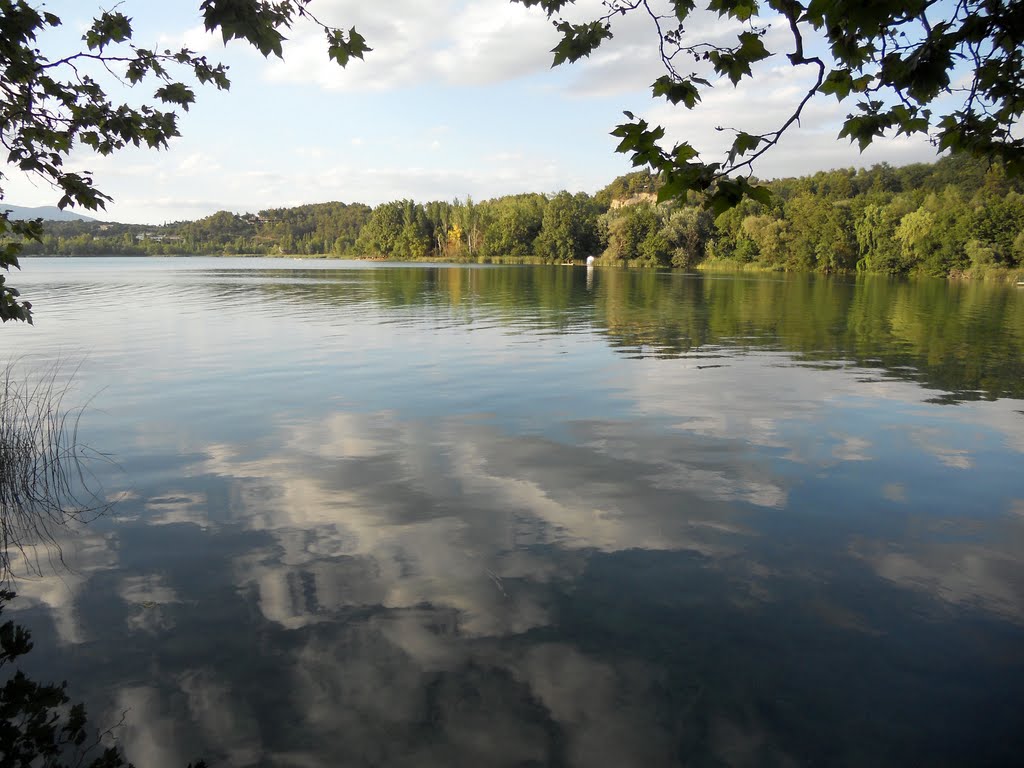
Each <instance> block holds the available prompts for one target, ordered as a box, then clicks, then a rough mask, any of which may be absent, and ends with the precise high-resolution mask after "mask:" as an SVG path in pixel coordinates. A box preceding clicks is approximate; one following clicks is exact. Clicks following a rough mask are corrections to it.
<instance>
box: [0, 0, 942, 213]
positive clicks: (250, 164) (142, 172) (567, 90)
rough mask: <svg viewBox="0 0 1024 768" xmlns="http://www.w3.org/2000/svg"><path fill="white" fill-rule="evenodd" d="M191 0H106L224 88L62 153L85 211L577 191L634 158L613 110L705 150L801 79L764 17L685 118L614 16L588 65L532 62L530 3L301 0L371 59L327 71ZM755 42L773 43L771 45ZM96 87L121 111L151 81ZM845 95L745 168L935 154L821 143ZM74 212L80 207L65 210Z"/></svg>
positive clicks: (578, 12) (44, 198)
mask: <svg viewBox="0 0 1024 768" xmlns="http://www.w3.org/2000/svg"><path fill="white" fill-rule="evenodd" d="M36 5H37V6H44V7H45V9H46V10H49V11H51V12H53V13H56V14H57V15H59V16H60V17H61V18H62V19H63V22H64V23H63V25H62V27H61V28H59V29H58V30H57V31H56V32H55V33H53V34H52V35H51V36H49V37H46V38H41V39H40V40H39V45H40V48H41V49H42V50H43V51H44V53H46V54H48V55H49V56H50V58H51V59H56V58H58V57H59V56H60V55H61V54H62V53H63V54H66V53H67V52H69V51H75V50H79V49H80V48H81V45H82V44H81V36H82V34H83V33H84V31H85V30H86V28H87V27H88V26H89V24H90V23H91V19H92V16H93V15H94V14H95V13H96V12H97V9H98V8H99V4H98V3H94V2H92V0H50V1H49V2H45V3H44V2H41V1H37V2H36ZM199 5H200V2H199V0H168V1H167V2H161V3H154V2H152V0H122V2H120V4H119V5H118V6H117V8H118V10H120V11H121V12H122V13H124V14H125V15H127V16H129V17H131V18H132V21H133V28H134V30H135V41H136V43H137V44H139V45H143V46H158V47H159V48H171V49H174V50H176V49H178V48H180V47H181V46H182V45H185V46H187V47H189V48H191V49H192V50H194V51H197V52H200V53H203V54H204V55H206V56H207V57H208V58H210V59H211V60H214V61H222V62H224V63H226V64H228V65H229V67H230V71H229V76H230V78H231V81H232V86H231V89H230V90H229V91H217V90H216V89H214V88H212V87H205V88H200V89H199V90H198V92H197V103H196V104H195V105H193V107H192V108H191V110H190V111H189V112H187V113H185V114H184V115H183V116H182V119H181V120H180V124H179V127H180V130H181V133H182V136H181V137H179V138H176V139H174V140H173V141H171V143H170V146H169V147H168V148H167V149H166V150H160V151H154V150H148V149H134V148H130V149H128V150H125V151H121V152H119V153H116V154H114V155H112V156H108V157H98V156H95V155H93V154H91V153H89V152H88V151H87V150H83V149H76V150H75V151H74V152H73V153H72V156H71V157H70V158H69V160H68V163H67V165H68V167H69V168H71V169H74V170H88V171H91V172H92V173H93V175H94V178H95V181H96V184H97V187H98V188H99V189H100V190H101V191H103V192H105V193H107V194H109V195H111V196H112V197H113V198H114V200H113V202H110V203H108V204H107V207H106V210H105V211H102V212H99V213H98V214H96V217H97V218H101V219H104V220H110V221H121V222H128V223H140V224H162V223H165V222H171V221H181V220H186V219H196V218H200V217H202V216H206V215H209V214H211V213H214V212H216V211H218V210H228V211H232V212H236V213H246V212H257V211H259V210H263V209H266V208H278V207H287V206H294V205H301V204H304V203H317V202H327V201H332V200H337V201H342V202H348V203H351V202H362V203H367V204H370V205H376V204H379V203H382V202H386V201H388V200H396V199H402V198H411V199H414V200H418V201H421V202H425V201H428V200H452V199H454V198H460V199H464V198H466V197H467V196H471V197H472V198H473V199H475V200H483V199H487V198H492V197H497V196H500V195H505V194H514V193H520V192H542V193H555V192H558V191H560V190H563V189H565V190H569V191H571V192H577V191H585V192H589V193H594V192H596V191H597V190H599V189H601V188H602V187H604V186H605V185H606V184H608V183H609V182H610V181H612V180H613V179H614V178H615V177H616V176H619V175H621V174H623V173H627V172H629V171H631V170H634V169H633V168H632V166H631V164H630V161H629V158H628V157H627V156H625V155H621V154H617V153H616V152H615V146H616V144H617V139H615V138H614V137H612V136H610V135H609V132H610V131H611V130H612V129H613V128H614V127H615V126H616V125H618V124H619V123H622V122H624V120H625V118H624V116H623V114H622V113H623V111H624V110H629V111H631V112H633V113H634V114H636V115H637V116H638V117H643V118H645V119H647V120H648V121H649V122H651V123H653V124H659V125H664V126H665V127H666V129H667V131H668V136H669V138H670V139H671V140H681V139H684V138H685V139H686V140H687V141H689V142H690V143H691V144H693V145H694V146H695V147H697V148H698V149H699V150H700V151H701V152H702V158H703V159H705V160H709V161H710V160H714V159H718V157H719V155H720V153H721V151H722V148H723V147H724V146H725V145H726V143H727V141H728V135H727V134H726V133H723V132H720V131H716V130H715V129H716V127H717V126H727V127H737V128H743V129H744V130H747V131H750V132H760V131H762V130H768V129H771V128H774V127H777V126H778V125H779V124H781V122H782V121H783V120H784V117H785V115H787V114H788V110H791V109H792V107H793V105H794V104H795V103H796V100H797V99H798V98H799V96H800V94H801V93H802V92H803V91H805V90H806V88H807V86H808V83H809V80H808V77H810V76H811V73H810V72H808V71H801V70H795V69H794V68H793V67H791V66H789V64H788V61H787V60H786V58H785V55H784V54H785V53H786V52H788V50H789V49H788V48H787V47H786V45H785V34H786V30H785V28H784V25H782V24H781V23H778V20H777V19H776V20H775V21H776V23H775V24H773V25H772V27H771V28H770V29H769V31H768V33H767V36H766V43H767V46H768V48H769V50H774V51H778V52H779V53H777V54H776V55H775V56H773V57H772V58H770V59H768V60H766V61H765V62H762V63H761V65H760V66H759V67H758V68H757V69H755V78H753V79H752V80H749V79H748V80H746V81H744V82H743V83H742V84H741V85H740V86H739V87H735V88H734V87H733V86H732V85H731V84H730V83H729V82H728V81H725V82H723V83H716V87H715V88H714V89H713V90H712V91H711V92H710V93H707V94H706V95H705V96H704V100H703V102H702V104H700V105H699V106H698V108H697V109H696V110H693V111H688V110H686V109H685V108H683V107H681V106H680V107H675V106H672V105H670V104H668V103H667V102H665V101H664V100H654V99H652V97H651V95H650V84H651V83H652V82H653V81H654V80H655V79H656V78H657V77H658V76H659V75H661V74H662V73H663V70H662V69H661V64H660V61H659V59H658V56H657V37H656V35H655V32H654V29H653V27H652V25H651V24H650V22H649V20H647V19H644V18H641V17H640V16H639V15H636V16H635V17H630V16H627V17H625V18H623V19H621V20H619V21H617V23H616V25H615V26H614V27H613V32H614V34H615V37H614V39H613V40H612V41H610V42H608V43H606V44H605V45H604V46H602V47H601V48H600V49H599V50H598V51H597V52H595V53H594V54H593V55H592V56H591V57H590V58H589V59H585V60H583V61H581V62H578V63H576V64H573V65H562V66H561V67H558V68H555V69H552V68H551V58H552V56H551V53H550V50H551V48H553V47H554V46H555V44H556V43H557V42H558V39H559V35H558V33H557V31H556V30H555V29H554V28H553V27H552V24H551V22H550V21H549V20H548V19H547V18H546V16H545V15H544V13H543V12H542V11H541V10H539V9H538V8H525V7H523V6H522V5H519V4H513V3H510V2H508V0H432V1H431V2H423V1H422V0H378V2H374V3H368V2H360V0H313V3H312V5H311V9H312V10H313V12H314V13H316V14H317V16H318V17H319V18H320V19H321V20H322V21H323V22H324V23H327V24H330V25H332V26H339V27H343V28H345V29H348V28H349V27H351V26H355V27H356V28H357V29H358V30H359V31H360V33H361V34H363V35H364V37H366V39H367V42H368V44H369V45H370V46H371V47H372V48H373V51H372V52H370V53H368V54H367V55H366V58H365V60H364V61H353V62H352V63H350V64H349V66H348V67H347V68H345V69H342V68H341V67H339V66H338V65H337V64H335V63H333V62H330V61H329V60H328V58H327V46H326V43H325V42H324V40H323V35H322V33H321V32H320V30H319V29H317V28H315V27H314V26H313V25H312V24H306V23H300V24H296V25H295V26H294V27H293V28H292V30H290V32H289V33H288V37H289V39H288V41H287V43H286V44H285V48H284V58H283V60H281V59H277V58H270V59H264V58H263V57H262V56H261V55H260V54H259V53H258V52H257V51H255V50H254V49H251V48H250V47H248V46H247V45H246V44H244V43H241V42H238V41H233V42H231V43H229V44H228V45H227V46H225V45H224V44H223V43H222V41H221V38H220V36H219V35H211V34H208V33H206V32H205V30H204V29H203V25H202V19H201V15H200V11H199ZM599 10H600V3H599V2H598V1H597V0H579V2H577V3H576V4H575V7H574V8H573V9H572V10H571V17H572V18H574V19H576V20H583V19H584V18H593V17H594V16H595V15H596V14H597V13H598V12H599ZM736 31H738V28H737V22H735V21H732V20H729V19H719V18H718V17H717V16H715V15H713V14H706V13H705V14H702V15H699V16H698V17H696V18H694V19H692V20H691V22H690V23H688V26H687V32H688V33H689V34H692V35H693V37H694V39H719V38H722V37H723V36H724V35H728V34H729V33H730V32H731V33H732V34H733V35H735V32H736ZM773 42H774V45H773ZM107 82H108V84H109V85H110V86H111V91H112V95H113V96H114V97H115V98H119V99H122V100H126V101H130V102H133V103H139V102H140V101H141V100H142V99H144V98H146V97H148V96H149V95H150V94H151V91H152V90H153V89H155V87H156V86H155V84H150V85H149V86H148V87H147V86H146V85H143V86H140V87H139V88H136V89H135V91H134V92H129V91H126V90H122V89H121V87H120V86H118V85H117V84H116V83H115V82H112V81H109V80H108V81H107ZM851 109H852V104H839V103H837V102H836V100H835V99H834V98H832V97H819V98H818V99H816V100H815V101H813V102H812V103H811V105H810V107H809V109H808V110H807V111H806V113H805V116H804V119H803V121H802V124H801V126H800V127H799V129H798V130H794V131H792V132H791V133H789V134H787V135H786V137H784V139H783V141H782V142H780V144H779V146H777V147H776V148H774V150H773V151H772V152H771V153H770V154H769V155H768V156H766V157H765V158H764V159H763V162H761V163H760V164H759V165H758V166H757V168H756V171H757V175H758V176H759V177H761V178H774V177H779V176H796V175H803V174H807V173H813V172H815V171H819V170H827V169H830V168H839V167H869V166H871V165H874V164H876V163H881V162H888V163H891V164H893V165H904V164H906V163H910V162H927V161H930V160H933V159H934V157H935V154H934V150H933V148H932V147H931V146H930V145H929V144H928V143H927V141H926V140H925V139H924V138H923V137H914V138H908V137H900V138H898V139H887V140H878V141H876V142H875V144H874V145H873V146H872V147H870V148H869V149H868V150H867V151H865V152H864V153H863V154H861V153H860V152H859V151H858V150H857V148H856V146H852V145H850V144H849V142H848V141H846V140H845V139H842V140H840V139H837V138H836V137H837V134H838V132H839V127H840V123H841V121H842V119H843V118H844V117H845V115H846V114H847V113H848V112H849V111H850V110H851ZM4 173H5V174H6V176H7V178H6V179H5V180H4V181H3V198H4V201H5V202H8V203H11V204H14V205H25V206H36V205H54V204H56V202H57V200H58V199H59V198H60V194H59V193H58V192H57V191H55V190H54V189H53V188H51V187H50V186H49V185H47V184H46V183H44V182H42V181H40V180H39V179H37V178H36V179H33V178H31V177H25V176H23V175H22V174H20V172H18V171H17V170H15V169H5V171H4ZM85 213H89V212H85Z"/></svg>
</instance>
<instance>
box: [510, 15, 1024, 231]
mask: <svg viewBox="0 0 1024 768" xmlns="http://www.w3.org/2000/svg"><path fill="white" fill-rule="evenodd" d="M513 2H519V3H521V4H523V5H526V6H540V7H541V8H542V9H543V10H544V11H545V12H546V13H547V14H548V16H549V17H550V18H551V19H552V22H553V24H554V25H555V27H556V28H557V30H558V31H559V33H560V34H561V40H560V41H559V43H558V45H556V46H555V48H554V49H553V54H554V60H553V66H556V65H559V64H561V63H563V62H573V61H577V60H579V59H581V58H583V57H585V56H589V55H590V54H591V53H593V52H594V51H595V50H596V49H597V48H599V47H600V46H601V45H602V44H603V43H605V41H607V40H608V39H610V38H611V37H612V36H613V25H614V24H616V23H618V22H619V21H620V20H621V19H622V18H623V17H625V16H628V15H633V14H643V15H646V16H647V17H648V18H649V19H650V21H651V23H652V25H653V28H654V32H655V35H656V38H657V45H658V48H659V52H660V55H661V61H662V63H663V64H664V69H665V74H663V75H662V76H660V77H659V78H658V79H657V80H655V81H654V83H653V84H652V93H653V95H654V96H655V97H658V98H664V99H666V100H667V101H668V102H670V103H671V104H674V105H680V106H681V107H682V108H685V109H696V108H698V107H699V106H700V103H701V100H702V98H703V95H705V94H706V93H707V92H708V91H709V90H710V89H712V88H714V87H717V86H721V85H723V84H732V85H734V86H735V85H737V84H738V83H740V82H741V81H742V80H745V79H747V78H751V77H756V74H755V69H754V67H755V65H756V64H757V63H758V62H761V61H764V60H766V59H768V58H769V57H771V56H773V55H775V54H777V53H785V56H786V59H787V60H788V62H789V64H790V65H791V66H792V67H794V68H795V69H800V70H806V71H808V72H809V73H810V77H811V84H810V86H809V87H808V89H807V90H806V91H805V92H803V93H801V94H800V95H799V96H798V97H797V98H796V100H795V103H794V104H793V108H792V111H791V112H790V113H789V114H788V115H787V116H786V117H785V119H784V120H783V121H782V123H781V124H780V125H778V126H776V127H774V128H772V129H770V130H767V131H761V130H754V129H749V128H748V129H744V127H742V126H732V127H723V128H720V130H723V131H727V132H729V133H730V134H731V135H732V136H733V140H732V143H731V146H730V147H729V149H728V150H727V151H726V153H725V155H724V157H722V158H720V159H717V160H714V161H705V160H703V159H702V158H701V155H700V153H699V151H698V149H697V148H696V147H694V146H693V145H692V144H690V143H689V142H687V141H682V142H680V143H677V144H675V145H673V146H666V144H665V129H664V128H662V127H661V126H652V125H650V124H648V123H647V121H645V120H643V119H640V118H638V117H635V116H634V115H633V114H632V113H630V112H626V113H625V114H626V117H627V118H628V119H629V121H628V122H626V123H623V124H621V125H619V126H618V127H617V128H615V130H614V131H612V133H613V135H615V136H616V137H618V138H619V140H620V141H619V145H618V150H619V151H620V152H625V153H628V154H630V155H631V156H632V160H633V163H634V165H636V166H649V167H650V168H652V169H653V170H654V171H655V172H657V173H659V174H661V176H662V178H663V181H664V184H663V185H662V186H661V189H660V192H659V195H660V199H661V200H666V199H670V198H673V197H678V196H680V195H682V194H684V193H686V192H687V191H691V190H692V191H699V192H703V193H706V195H707V203H708V205H709V206H710V207H711V208H712V209H713V210H714V211H715V212H716V213H721V212H723V211H724V210H725V209H727V208H729V207H731V206H733V205H735V204H737V203H738V202H739V201H740V200H742V199H743V198H745V197H751V198H754V199H756V200H759V201H760V202H762V203H764V202H766V195H767V190H766V189H765V188H764V187H762V186H759V185H757V184H753V183H751V181H750V179H749V176H750V174H751V173H752V172H753V169H754V165H755V163H756V161H757V160H758V159H759V158H760V157H762V156H763V155H764V154H765V153H766V152H768V151H769V150H771V148H772V147H774V146H775V145H776V144H777V143H778V142H779V140H780V139H781V137H782V136H783V134H785V133H786V132H787V131H789V130H790V129H792V128H793V127H794V126H796V125H797V124H798V123H799V122H800V119H801V116H802V115H803V114H804V111H805V109H806V107H807V105H808V104H809V103H810V102H811V100H812V99H814V98H818V97H822V96H834V97H836V98H837V99H838V100H839V101H841V102H844V101H845V102H849V103H851V111H850V113H849V114H848V115H847V117H846V119H845V121H844V123H843V126H842V129H841V131H840V132H839V137H840V138H848V139H849V140H850V141H852V142H856V143H857V144H858V146H859V147H860V149H861V150H863V149H865V148H866V147H867V146H868V145H870V144H871V143H872V141H874V140H875V139H876V138H878V137H881V136H887V135H894V134H895V135H899V134H907V135H910V134H927V135H928V136H929V138H930V139H931V140H932V141H933V143H934V144H935V145H936V146H937V147H938V148H939V149H943V150H948V151H950V152H951V153H953V154H959V153H964V154H969V155H974V156H978V157H982V158H985V159H987V160H999V161H1001V162H1002V163H1003V166H1004V167H1005V168H1006V170H1007V171H1008V172H1009V173H1011V174H1015V175H1020V174H1021V173H1022V172H1024V139H1022V138H1021V137H1020V136H1019V135H1018V134H1017V133H1015V130H1017V129H1019V121H1020V117H1021V114H1022V112H1024V78H1022V77H1021V72H1022V71H1024V3H1021V2H1019V1H1018V0H942V1H941V2H940V1H939V0H909V2H908V1H907V0H874V1H873V2H864V1H863V0H709V2H708V4H707V6H706V9H707V10H708V11H710V12H712V13H715V14H717V15H718V16H719V17H727V18H728V19H730V20H731V21H732V22H733V26H734V27H735V29H736V31H735V32H734V33H730V34H731V36H730V37H729V38H728V40H727V41H726V42H717V41H714V40H701V39H695V38H694V36H693V35H692V34H690V33H688V32H687V30H686V24H687V23H688V22H690V21H692V19H693V17H694V15H695V13H696V9H697V5H696V3H695V0H661V1H659V0H605V1H604V3H603V6H604V13H603V14H602V15H601V16H600V17H598V18H596V19H590V20H586V21H582V22H570V21H568V20H566V19H565V18H564V17H563V15H562V12H563V10H564V9H565V8H566V6H569V5H571V4H572V3H573V0H513ZM773 25H778V26H780V27H782V28H784V29H785V30H787V34H786V40H787V43H786V48H785V50H782V51H771V50H769V49H768V48H767V47H766V44H765V41H766V39H767V33H768V31H769V29H770V28H771V27H772V26H773Z"/></svg>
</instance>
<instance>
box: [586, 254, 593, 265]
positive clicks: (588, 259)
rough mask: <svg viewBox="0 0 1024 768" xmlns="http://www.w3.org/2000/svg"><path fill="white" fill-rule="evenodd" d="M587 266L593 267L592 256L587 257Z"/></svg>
mask: <svg viewBox="0 0 1024 768" xmlns="http://www.w3.org/2000/svg"><path fill="white" fill-rule="evenodd" d="M587 266H588V267H592V266H594V257H593V256H587Z"/></svg>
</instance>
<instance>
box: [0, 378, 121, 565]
mask: <svg viewBox="0 0 1024 768" xmlns="http://www.w3.org/2000/svg"><path fill="white" fill-rule="evenodd" d="M17 367H19V362H18V361H16V362H11V363H8V364H7V366H6V367H5V368H4V369H3V371H2V372H0V376H2V378H0V581H6V580H8V579H10V578H11V577H12V576H15V575H17V574H15V572H14V566H15V563H18V565H19V566H20V567H19V570H20V569H21V568H24V569H25V570H26V571H27V572H28V574H36V575H39V574H41V573H42V572H43V570H44V566H47V565H48V566H50V567H53V566H55V565H57V564H59V563H62V562H63V557H62V552H61V547H60V543H59V540H58V533H59V532H60V531H61V530H62V529H66V528H67V527H68V526H70V525H72V524H74V523H79V522H88V521H90V520H93V519H95V518H96V517H97V516H99V515H101V514H103V513H104V512H106V511H107V510H108V509H109V506H110V505H109V503H108V502H106V501H105V500H104V499H102V498H101V497H100V496H99V495H98V494H97V492H96V491H94V490H93V489H94V488H98V485H99V484H98V483H97V482H96V479H95V476H94V475H93V474H92V473H91V471H90V470H89V465H90V464H91V463H92V462H93V461H94V460H97V459H100V460H106V457H104V456H103V455H102V454H99V453H97V452H95V451H92V450H91V449H89V448H88V447H87V446H85V445H83V444H82V443H81V442H80V441H79V436H78V428H79V423H80V420H81V417H82V413H83V408H82V407H77V408H71V407H68V406H67V405H66V403H65V399H66V398H67V396H68V394H69V391H70V387H71V381H72V380H73V378H74V376H73V375H72V376H70V377H64V376H61V365H60V364H59V363H58V364H55V365H53V366H52V367H50V368H48V369H46V370H44V371H42V372H41V375H33V372H32V371H31V370H28V371H25V372H23V374H22V375H21V376H18V375H16V372H15V371H16V368H17Z"/></svg>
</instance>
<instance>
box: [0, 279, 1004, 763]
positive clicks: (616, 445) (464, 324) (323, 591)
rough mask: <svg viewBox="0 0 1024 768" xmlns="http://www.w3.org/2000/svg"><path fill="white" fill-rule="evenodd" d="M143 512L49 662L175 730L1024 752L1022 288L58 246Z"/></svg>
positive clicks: (335, 757)
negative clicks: (90, 255)
mask: <svg viewBox="0 0 1024 768" xmlns="http://www.w3.org/2000/svg"><path fill="white" fill-rule="evenodd" d="M14 277H15V279H14V280H13V281H12V282H14V284H15V285H16V286H17V287H19V288H21V289H22V291H23V293H24V294H25V295H26V296H27V297H28V298H30V299H31V300H32V301H33V302H34V303H35V305H36V308H37V315H36V323H37V324H36V326H35V327H33V328H30V327H12V326H11V325H10V324H9V325H8V326H6V327H4V328H3V329H2V334H3V340H4V347H3V349H4V352H5V353H6V355H7V356H8V357H16V358H20V360H19V364H20V365H22V366H25V367H28V366H29V365H30V364H31V365H32V366H34V367H36V368H40V369H41V368H43V367H45V366H46V364H47V363H49V362H50V361H53V360H56V359H63V360H64V361H65V366H66V369H67V368H69V367H70V366H72V365H76V364H77V365H80V367H79V369H78V373H77V377H76V380H75V381H76V389H75V392H74V397H73V398H72V399H73V400H75V402H79V403H84V402H86V401H87V400H89V406H88V409H87V411H86V413H85V416H84V418H83V421H82V426H81V436H82V439H83V440H84V441H85V442H87V443H88V444H90V445H91V446H93V447H95V448H96V449H98V450H102V451H104V452H108V453H110V454H113V456H114V458H115V459H116V464H111V463H104V462H96V463H95V465H94V466H93V467H92V469H93V470H94V472H95V473H96V479H95V480H94V481H93V482H94V483H98V484H100V485H101V486H102V489H103V492H104V493H105V494H107V495H108V496H109V497H110V498H117V499H118V501H117V503H116V505H115V507H114V511H113V515H112V516H110V517H108V518H104V519H102V520H99V521H96V522H95V523H93V524H91V525H89V526H88V527H87V528H85V529H83V530H80V531H76V532H73V533H72V532H69V533H68V534H66V535H63V536H62V540H61V543H62V546H63V549H64V556H65V559H66V561H67V563H68V566H69V567H68V569H63V570H60V571H59V572H58V573H56V574H55V575H50V576H48V577H45V578H41V579H29V580H21V581H19V583H18V584H17V590H18V593H19V596H18V598H17V600H16V601H15V604H14V606H13V607H14V608H16V609H17V615H18V617H19V618H20V620H21V621H23V622H24V623H26V624H28V625H29V626H30V627H31V628H32V629H33V631H34V634H35V639H36V649H35V650H34V651H33V652H32V654H31V655H30V657H29V667H30V669H31V670H32V671H34V672H35V673H36V674H38V675H40V676H43V677H49V678H56V679H62V678H67V679H68V680H69V681H70V683H71V692H72V695H73V696H74V697H76V698H78V699H84V700H86V701H87V703H88V704H89V707H90V712H91V715H92V719H93V720H94V721H95V722H96V723H97V724H103V725H109V724H112V723H115V722H117V721H118V720H120V718H121V713H122V712H124V711H127V714H126V715H125V725H124V727H123V728H121V729H120V730H119V735H120V740H121V743H122V744H123V746H124V747H125V749H126V751H127V753H128V755H129V757H130V758H131V759H132V760H133V761H134V762H135V763H136V764H137V765H140V766H156V767H157V768H163V767H164V766H167V767H168V768H170V766H175V767H176V768H180V767H181V766H184V765H185V764H186V763H187V762H188V761H189V760H193V759H195V758H197V757H200V756H203V757H205V758H206V759H207V760H209V761H210V762H211V763H213V764H215V765H221V766H242V765H282V766H284V765H287V766H314V765H381V766H431V765H437V766H458V765H465V766H477V765H517V766H518V765H572V766H615V767H616V768H618V767H620V766H631V765H637V766H641V765H642V766H661V765H687V766H746V765H756V766H762V765H764V766H790V765H792V766H797V765H801V766H802V765H807V766H826V765H827V766H884V765H890V766H907V765H928V766H945V765H950V766H954V765H955V766H960V765H964V766H968V765H969V766H981V765H1018V764H1019V762H1018V761H1019V759H1020V754H1021V750H1022V749H1024V474H1022V471H1021V468H1022V460H1024V456H1022V454H1024V399H1022V398H1024V290H1015V289H1014V288H1012V287H997V286H983V285H960V284H946V283H944V282H938V281H936V282H915V283H896V282H888V281H884V280H880V281H863V280H862V281H856V280H854V279H853V278H845V279H839V280H811V279H806V278H798V279H785V278H781V277H778V276H756V277H750V276H741V277H711V276H703V277H700V276H693V275H682V274H670V273H655V272H642V273H630V272H621V271H609V270H601V269H598V270H595V271H593V272H592V273H590V274H588V273H587V271H586V270H585V269H583V268H567V267H500V268H497V267H433V266H431V267H425V266H418V265H417V266H393V265H387V266H385V265H379V264H366V263H345V262H341V263H337V262H330V263H323V262H303V261H291V260H280V261H278V260H257V261H248V260H227V259H216V260H214V259H189V260H185V259H181V260H174V259H167V260H162V259H110V260H107V259H89V260H86V259H82V260H61V259H54V260H47V259H35V260H26V265H25V269H24V271H23V273H21V274H17V275H15V276H14Z"/></svg>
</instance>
